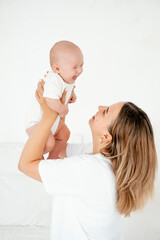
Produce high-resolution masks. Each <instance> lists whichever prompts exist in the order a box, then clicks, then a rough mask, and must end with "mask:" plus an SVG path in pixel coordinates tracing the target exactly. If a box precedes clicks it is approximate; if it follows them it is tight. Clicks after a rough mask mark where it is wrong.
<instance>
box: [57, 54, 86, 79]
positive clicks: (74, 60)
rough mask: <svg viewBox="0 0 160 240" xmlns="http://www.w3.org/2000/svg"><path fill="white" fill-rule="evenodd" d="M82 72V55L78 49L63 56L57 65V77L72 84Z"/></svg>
mask: <svg viewBox="0 0 160 240" xmlns="http://www.w3.org/2000/svg"><path fill="white" fill-rule="evenodd" d="M82 72H83V55H82V53H81V51H80V50H79V49H76V50H74V51H72V52H70V53H68V54H65V55H64V56H63V59H62V60H61V61H60V64H59V75H60V76H61V77H62V79H63V80H64V81H65V82H67V83H69V84H72V83H74V82H75V81H76V79H77V77H79V75H80V74H81V73H82Z"/></svg>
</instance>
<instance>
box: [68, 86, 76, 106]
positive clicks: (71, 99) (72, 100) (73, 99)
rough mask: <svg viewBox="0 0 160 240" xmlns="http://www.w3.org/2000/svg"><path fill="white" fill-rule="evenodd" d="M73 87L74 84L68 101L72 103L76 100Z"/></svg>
mask: <svg viewBox="0 0 160 240" xmlns="http://www.w3.org/2000/svg"><path fill="white" fill-rule="evenodd" d="M74 89H75V86H74V87H73V90H72V94H71V97H70V99H69V101H68V103H74V102H76V100H77V97H76V94H75V92H74Z"/></svg>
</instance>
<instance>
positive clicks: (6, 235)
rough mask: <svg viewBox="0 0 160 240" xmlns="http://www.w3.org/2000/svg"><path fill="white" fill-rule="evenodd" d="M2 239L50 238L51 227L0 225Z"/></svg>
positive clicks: (30, 239) (37, 239)
mask: <svg viewBox="0 0 160 240" xmlns="http://www.w3.org/2000/svg"><path fill="white" fill-rule="evenodd" d="M0 240H49V227H44V226H0Z"/></svg>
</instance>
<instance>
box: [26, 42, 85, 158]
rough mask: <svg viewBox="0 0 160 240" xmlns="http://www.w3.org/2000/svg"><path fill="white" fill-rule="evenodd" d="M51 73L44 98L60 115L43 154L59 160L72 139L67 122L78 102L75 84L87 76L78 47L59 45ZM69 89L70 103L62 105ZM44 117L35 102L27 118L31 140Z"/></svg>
mask: <svg viewBox="0 0 160 240" xmlns="http://www.w3.org/2000/svg"><path fill="white" fill-rule="evenodd" d="M50 66H51V71H49V72H47V74H46V75H45V79H44V80H45V85H44V95H43V96H44V97H45V99H46V102H47V104H48V105H49V107H50V108H52V109H53V110H55V111H56V112H58V114H59V115H58V117H57V119H56V121H55V123H54V124H53V126H52V128H51V132H50V133H49V136H48V139H47V141H46V144H45V148H44V151H43V154H45V153H48V152H49V155H48V159H56V158H58V155H59V153H60V151H61V150H62V149H63V148H64V146H65V144H66V142H67V141H68V139H69V136H70V131H69V129H68V127H67V126H66V125H65V122H64V119H65V116H66V114H67V113H68V102H69V103H73V102H75V101H76V95H75V93H74V83H75V81H76V79H77V77H79V75H80V74H81V73H82V72H83V54H82V52H81V50H80V48H79V47H78V46H76V45H75V44H74V43H72V42H69V41H60V42H57V43H56V44H55V45H54V46H53V47H52V48H51V50H50ZM64 89H66V91H67V94H66V102H65V105H63V104H62V103H61V101H60V98H61V96H62V93H63V91H64ZM41 116H42V111H41V108H40V106H39V104H38V102H37V101H36V100H35V99H34V102H33V104H32V107H31V109H30V111H29V113H28V116H27V126H26V132H27V134H28V135H29V136H30V135H31V134H32V131H33V130H34V128H35V126H36V125H37V123H38V122H39V121H40V119H41Z"/></svg>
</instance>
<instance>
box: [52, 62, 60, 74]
mask: <svg viewBox="0 0 160 240" xmlns="http://www.w3.org/2000/svg"><path fill="white" fill-rule="evenodd" d="M52 70H53V72H55V73H59V66H58V65H57V64H54V65H53V66H52Z"/></svg>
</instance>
